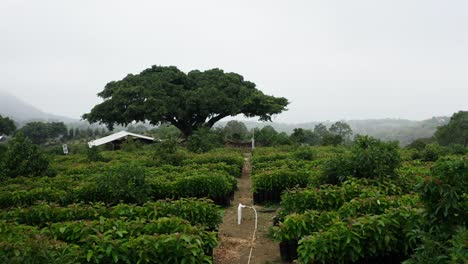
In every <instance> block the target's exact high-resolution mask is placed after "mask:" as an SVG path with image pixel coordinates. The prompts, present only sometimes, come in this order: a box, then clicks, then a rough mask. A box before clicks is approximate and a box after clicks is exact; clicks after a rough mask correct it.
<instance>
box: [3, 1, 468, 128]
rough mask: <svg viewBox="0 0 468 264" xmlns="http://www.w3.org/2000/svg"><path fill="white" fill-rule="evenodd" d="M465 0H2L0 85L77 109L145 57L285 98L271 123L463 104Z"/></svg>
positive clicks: (414, 113) (67, 111)
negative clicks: (229, 75)
mask: <svg viewBox="0 0 468 264" xmlns="http://www.w3.org/2000/svg"><path fill="white" fill-rule="evenodd" d="M467 8H468V2H466V1H461V0H460V1H444V2H441V1H435V0H429V1H427V0H415V1H410V2H409V1H402V0H399V1H391V2H381V1H379V2H376V1H372V0H365V1H364V0H359V1H299V0H298V1H288V2H283V1H255V2H253V1H245V0H242V1H236V2H230V3H227V2H220V1H205V0H204V1H197V2H189V1H171V2H162V1H138V2H134V1H132V2H130V1H110V0H106V1H99V2H96V1H91V0H85V1H73V2H71V1H66V2H65V1H58V0H44V1H40V2H38V1H32V0H30V1H27V0H5V1H3V2H2V9H1V10H0V32H1V33H2V40H3V41H2V42H0V56H1V58H2V62H1V63H0V72H2V74H1V75H0V90H3V91H7V92H9V93H11V94H13V95H15V96H17V97H19V98H20V99H22V100H24V101H25V102H27V103H30V104H31V105H34V106H36V107H37V108H39V109H41V110H42V111H44V112H47V113H51V114H55V115H62V116H67V117H71V118H79V117H80V116H81V115H82V114H84V113H86V112H88V111H89V110H90V109H91V108H92V107H93V106H94V105H95V104H97V103H99V102H101V100H100V98H98V97H97V96H96V94H97V93H98V92H100V91H101V90H102V89H103V88H104V86H105V84H106V83H108V82H110V81H113V80H120V79H122V78H123V77H125V76H126V75H127V74H128V73H133V74H136V73H139V72H141V71H142V70H144V69H146V68H148V67H150V66H151V65H167V66H168V65H174V66H177V67H178V68H179V69H181V70H183V71H185V72H188V71H190V70H193V69H200V70H206V69H211V68H221V69H223V70H225V71H226V72H236V73H239V74H241V75H243V76H244V77H245V79H247V80H250V81H252V82H255V83H256V84H257V87H258V88H259V89H260V90H262V91H263V92H264V93H266V94H272V95H275V96H283V97H286V98H288V99H289V100H290V102H291V104H290V106H289V107H288V108H289V111H286V112H284V113H282V114H280V115H278V116H276V117H275V118H274V121H275V122H280V123H304V122H313V121H325V120H330V121H335V120H354V119H380V118H396V119H398V118H400V119H408V120H424V119H428V118H431V117H433V116H450V115H451V114H453V113H454V112H456V111H459V110H468V103H467V102H468V99H467V98H468V76H467V75H466V69H468V48H467V47H468V34H463V32H468V16H466V15H465V11H466V10H467Z"/></svg>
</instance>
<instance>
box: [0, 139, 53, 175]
mask: <svg viewBox="0 0 468 264" xmlns="http://www.w3.org/2000/svg"><path fill="white" fill-rule="evenodd" d="M1 167H3V173H4V176H7V177H18V176H39V175H43V174H45V173H46V172H47V170H48V168H49V160H48V158H47V157H46V156H45V155H44V154H43V153H42V152H41V151H40V150H39V148H38V147H37V146H36V145H34V144H32V143H31V141H30V140H29V139H28V138H26V137H25V136H24V135H23V134H22V133H21V132H20V133H17V134H16V136H15V137H14V138H13V140H11V141H10V142H9V144H8V149H7V151H6V153H5V158H4V160H3V166H1Z"/></svg>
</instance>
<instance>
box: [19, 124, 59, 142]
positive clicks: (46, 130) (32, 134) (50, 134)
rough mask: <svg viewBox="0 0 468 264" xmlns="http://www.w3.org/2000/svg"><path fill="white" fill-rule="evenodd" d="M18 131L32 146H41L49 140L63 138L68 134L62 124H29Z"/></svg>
mask: <svg viewBox="0 0 468 264" xmlns="http://www.w3.org/2000/svg"><path fill="white" fill-rule="evenodd" d="M20 131H21V132H22V133H23V134H24V135H25V136H26V137H28V138H29V139H30V140H31V141H32V143H34V144H43V143H45V142H47V140H49V139H54V138H57V137H60V136H64V135H66V134H67V132H68V131H67V127H66V126H65V124H64V123H62V122H53V123H43V122H30V123H27V124H26V125H24V126H23V127H22V128H21V129H20Z"/></svg>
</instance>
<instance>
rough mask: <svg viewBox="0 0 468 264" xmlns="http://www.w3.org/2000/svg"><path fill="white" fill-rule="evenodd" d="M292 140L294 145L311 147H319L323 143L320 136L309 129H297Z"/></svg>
mask: <svg viewBox="0 0 468 264" xmlns="http://www.w3.org/2000/svg"><path fill="white" fill-rule="evenodd" d="M290 139H291V141H292V142H294V143H298V144H306V145H310V146H317V145H320V143H321V138H320V136H319V135H318V134H317V133H315V132H313V131H312V130H309V129H303V128H295V129H294V131H293V133H292V134H291V136H290Z"/></svg>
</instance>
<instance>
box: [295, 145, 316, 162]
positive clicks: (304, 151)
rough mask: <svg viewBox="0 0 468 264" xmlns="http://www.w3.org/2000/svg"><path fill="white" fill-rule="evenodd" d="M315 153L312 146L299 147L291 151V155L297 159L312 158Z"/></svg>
mask: <svg viewBox="0 0 468 264" xmlns="http://www.w3.org/2000/svg"><path fill="white" fill-rule="evenodd" d="M316 155H317V153H316V151H315V150H314V149H312V148H307V147H299V148H297V149H296V150H295V151H294V152H293V153H292V157H293V158H294V159H298V160H309V161H311V160H314V158H315V156H316Z"/></svg>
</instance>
